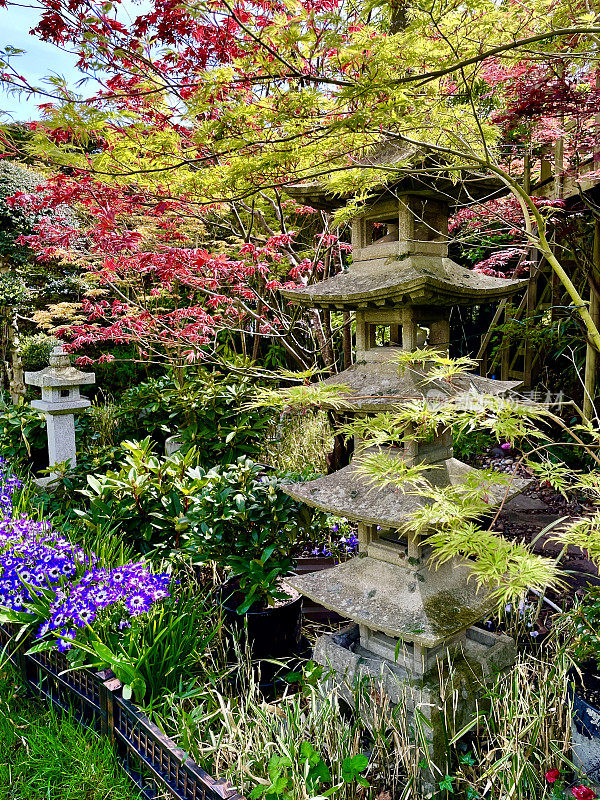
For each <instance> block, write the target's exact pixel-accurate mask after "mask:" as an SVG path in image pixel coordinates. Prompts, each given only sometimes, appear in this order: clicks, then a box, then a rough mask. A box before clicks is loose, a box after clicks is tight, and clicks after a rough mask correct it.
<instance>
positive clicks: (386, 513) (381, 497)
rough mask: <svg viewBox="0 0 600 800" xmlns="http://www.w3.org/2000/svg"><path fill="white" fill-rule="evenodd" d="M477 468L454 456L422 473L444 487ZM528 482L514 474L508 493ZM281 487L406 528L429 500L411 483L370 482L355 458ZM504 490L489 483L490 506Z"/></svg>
mask: <svg viewBox="0 0 600 800" xmlns="http://www.w3.org/2000/svg"><path fill="white" fill-rule="evenodd" d="M365 452H366V453H371V452H374V449H372V448H369V449H368V450H366V451H365ZM380 452H381V453H382V454H384V455H387V457H388V458H390V459H397V458H402V457H403V451H402V450H401V449H400V448H395V447H386V448H382V449H381V451H380ZM476 472H477V470H475V469H474V468H473V467H470V466H469V465H468V464H464V463H463V462H462V461H459V460H458V459H456V458H448V459H446V460H444V461H439V462H437V463H436V464H433V465H432V466H431V469H429V470H426V471H425V472H424V473H423V475H424V477H425V478H426V479H427V481H428V482H429V483H430V484H431V485H432V486H437V487H444V486H461V485H463V484H464V483H465V481H467V480H468V478H469V476H471V475H475V474H476ZM529 483H530V481H529V480H526V479H523V478H513V479H512V482H511V484H510V488H509V491H508V497H511V496H513V495H515V494H517V493H518V492H521V491H523V489H524V488H525V487H526V486H527V485H528V484H529ZM283 488H284V490H285V491H286V492H287V494H289V495H290V496H291V497H293V498H294V499H295V500H299V501H301V502H303V503H307V505H309V506H313V507H315V508H321V509H323V510H325V511H330V512H331V513H333V514H338V515H339V516H341V517H347V518H348V519H352V520H357V521H358V522H365V523H367V524H369V525H381V526H382V527H385V528H393V529H403V528H405V527H406V524H407V516H408V515H409V514H410V513H411V512H412V511H415V510H416V509H418V508H420V507H422V506H423V505H425V504H429V503H430V501H429V500H428V499H427V498H423V497H420V496H419V495H417V494H412V493H411V492H414V491H416V490H417V487H416V486H414V485H413V484H406V485H405V486H404V491H402V490H401V489H397V488H395V487H394V486H381V487H380V486H375V485H372V484H369V483H368V482H367V480H366V478H365V475H363V474H361V473H360V472H359V471H358V467H357V466H356V462H355V461H353V462H352V463H351V464H350V465H349V466H347V467H344V469H341V470H338V471H337V472H335V473H333V474H332V475H324V476H323V477H321V478H316V479H315V480H314V481H307V482H306V483H294V484H289V485H287V486H284V487H283ZM506 491H507V485H506V484H503V483H500V482H499V483H497V484H489V485H488V494H489V497H490V507H493V506H494V505H499V504H500V503H501V502H502V500H503V499H504V496H505V494H506Z"/></svg>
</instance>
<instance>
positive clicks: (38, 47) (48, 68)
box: [0, 0, 149, 122]
mask: <svg viewBox="0 0 600 800" xmlns="http://www.w3.org/2000/svg"><path fill="white" fill-rule="evenodd" d="M19 1H20V0H19ZM25 1H27V0H25ZM148 7H149V2H148V0H123V2H121V3H120V4H119V18H120V19H122V21H123V22H126V21H127V20H128V19H132V18H133V17H135V16H137V15H138V14H140V13H143V11H144V10H145V9H147V8H148ZM39 17H40V12H39V11H38V10H36V9H33V8H27V7H23V6H9V7H8V8H1V9H0V51H1V50H4V48H5V47H6V46H7V45H12V46H13V47H18V48H20V49H22V50H25V51H26V52H25V53H23V54H22V55H20V56H15V57H14V60H12V63H14V65H15V67H16V68H17V69H18V71H19V72H20V73H21V74H22V75H26V76H27V77H28V79H29V80H30V81H31V82H32V83H34V84H36V85H40V84H41V83H42V81H43V78H45V77H46V76H47V75H52V74H54V75H61V76H63V77H64V78H66V80H67V83H68V85H69V87H70V88H76V84H77V83H78V81H80V80H81V79H82V78H83V77H85V76H84V75H83V74H82V73H81V72H79V70H78V69H77V68H76V66H75V64H76V62H77V57H76V56H75V55H72V54H71V53H66V52H64V51H63V50H60V49H59V48H58V47H55V46H54V45H52V44H48V43H46V42H41V41H39V40H38V39H37V37H35V36H31V35H30V34H29V31H30V30H31V29H32V28H33V27H34V26H35V25H36V24H37V22H38V20H39ZM86 86H87V89H86V91H93V88H94V84H93V82H92V81H90V82H89V83H88V84H87V85H86ZM43 102H44V98H40V97H30V98H27V97H25V95H21V96H20V97H19V96H17V95H11V94H9V93H8V92H6V90H5V89H3V88H1V86H0V110H1V111H2V112H3V114H2V115H1V117H0V119H1V121H2V122H9V121H14V122H28V121H31V120H36V119H39V111H38V109H37V106H38V104H39V103H43Z"/></svg>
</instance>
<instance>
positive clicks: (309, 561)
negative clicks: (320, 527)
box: [294, 556, 343, 625]
mask: <svg viewBox="0 0 600 800" xmlns="http://www.w3.org/2000/svg"><path fill="white" fill-rule="evenodd" d="M338 563H339V561H338V560H337V559H335V558H333V556H301V557H300V558H299V559H298V560H297V561H296V568H295V570H294V572H295V573H296V575H308V574H309V573H310V572H320V571H321V570H323V569H331V568H332V567H335V565H336V564H338ZM302 614H303V615H304V617H305V618H306V619H310V620H311V621H312V622H320V623H322V624H323V625H330V624H332V623H334V622H341V621H342V619H343V617H340V615H339V614H336V612H335V611H331V610H330V609H329V608H325V606H322V605H320V603H315V602H314V601H313V600H310V599H309V598H306V597H305V598H304V604H303V606H302Z"/></svg>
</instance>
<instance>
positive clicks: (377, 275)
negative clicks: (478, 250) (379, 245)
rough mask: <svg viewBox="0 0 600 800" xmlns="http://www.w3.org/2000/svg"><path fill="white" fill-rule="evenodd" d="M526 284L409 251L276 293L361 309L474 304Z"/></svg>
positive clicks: (313, 303)
mask: <svg viewBox="0 0 600 800" xmlns="http://www.w3.org/2000/svg"><path fill="white" fill-rule="evenodd" d="M526 286H527V280H510V279H507V278H495V277H493V276H491V275H482V274H480V273H477V272H473V271H472V270H469V269H466V268H465V267H461V266H460V264H457V263H456V262H455V261H452V260H451V259H450V258H443V257H431V256H426V255H412V256H407V257H406V258H404V259H402V260H401V261H400V260H398V261H391V263H389V264H386V265H385V266H384V267H377V268H376V269H369V267H368V262H366V263H365V264H361V265H360V267H359V268H356V266H355V267H354V268H351V269H350V270H349V271H348V272H340V273H339V274H338V275H335V276H334V277H333V278H328V279H327V280H325V281H319V282H318V283H313V284H310V285H309V286H299V287H297V288H285V289H281V290H280V291H281V294H282V295H283V296H284V297H286V298H287V299H288V300H291V301H292V302H293V303H297V304H299V305H305V306H311V307H314V306H322V307H325V308H341V309H361V308H381V307H386V306H393V307H397V306H406V305H413V306H422V305H435V306H453V305H479V304H480V303H489V302H492V301H494V300H500V299H503V298H505V297H509V296H510V295H512V294H514V293H515V292H518V291H519V290H520V289H524V288H525V287H526Z"/></svg>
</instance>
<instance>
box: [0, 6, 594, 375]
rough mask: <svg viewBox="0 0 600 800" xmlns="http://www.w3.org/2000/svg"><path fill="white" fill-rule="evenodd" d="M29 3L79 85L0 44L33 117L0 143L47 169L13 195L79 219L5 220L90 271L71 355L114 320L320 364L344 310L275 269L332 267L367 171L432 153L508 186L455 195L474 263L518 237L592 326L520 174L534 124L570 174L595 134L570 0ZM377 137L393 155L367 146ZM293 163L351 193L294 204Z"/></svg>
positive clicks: (411, 167)
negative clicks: (290, 289) (42, 73)
mask: <svg viewBox="0 0 600 800" xmlns="http://www.w3.org/2000/svg"><path fill="white" fill-rule="evenodd" d="M9 2H10V0H4V3H5V4H8V3H9ZM35 6H36V7H37V8H38V9H39V11H40V14H41V16H40V21H39V24H38V25H37V26H36V27H35V28H34V29H33V31H32V34H33V36H36V37H39V38H40V39H42V40H43V41H46V42H51V43H54V44H55V45H57V46H58V47H63V48H68V49H70V50H72V51H74V52H75V53H77V54H78V59H79V60H78V66H79V67H80V69H81V70H83V71H87V72H88V73H93V74H94V76H95V81H96V83H95V86H96V87H97V88H96V89H94V88H93V87H91V86H90V85H88V87H87V89H84V90H78V91H75V90H73V89H72V88H70V87H69V86H68V85H67V84H66V83H65V82H62V81H61V80H60V79H57V78H55V79H54V80H53V82H52V83H51V84H35V83H34V82H33V81H32V80H31V79H30V78H29V77H28V76H27V75H23V74H21V72H20V70H19V61H18V54H14V53H12V54H11V53H10V52H7V53H6V54H5V57H4V61H3V74H2V79H3V81H4V83H5V85H6V86H7V87H8V88H10V89H11V90H13V91H22V92H28V93H31V92H33V93H37V94H38V96H39V97H40V101H41V102H40V117H41V119H40V121H39V122H36V123H33V124H31V125H30V128H31V131H30V138H29V139H28V140H27V141H26V143H25V144H19V145H16V144H14V140H13V139H11V138H10V136H9V135H7V136H6V142H5V152H6V155H15V154H18V152H17V151H19V148H20V149H21V151H22V150H26V152H27V155H28V157H29V158H33V159H34V160H37V161H40V162H44V163H45V164H46V165H47V166H48V167H49V168H50V169H51V170H52V171H53V172H54V173H55V177H54V178H52V179H51V180H50V181H49V182H48V183H47V185H46V187H45V188H44V189H43V191H41V192H39V193H37V194H36V196H19V197H16V198H15V200H14V202H15V203H20V204H24V205H25V206H27V205H36V204H38V205H40V207H53V206H56V205H57V204H59V203H64V204H68V205H70V206H73V207H76V208H77V209H78V210H79V212H80V213H81V215H82V216H83V217H84V220H85V223H86V224H84V225H83V226H82V227H81V228H79V229H75V228H74V227H72V226H69V225H68V224H54V223H51V222H49V221H47V222H44V221H43V220H42V222H41V223H40V224H39V225H38V229H37V231H35V232H34V233H33V234H32V235H31V236H29V237H27V242H28V244H29V245H30V246H31V247H33V248H34V250H35V251H36V252H37V253H38V256H39V257H40V258H48V257H50V256H52V257H55V256H57V255H59V256H61V257H63V258H65V259H70V260H71V261H75V262H81V263H82V265H84V266H85V268H86V269H87V270H89V277H90V292H89V300H88V302H87V303H86V306H85V309H84V310H85V313H86V315H87V322H86V324H84V325H81V326H76V327H75V328H74V329H73V330H72V331H71V334H72V339H73V346H74V347H75V349H78V350H84V351H86V356H87V357H88V358H95V357H96V355H97V353H98V352H99V351H102V350H104V351H106V353H107V355H106V356H105V357H108V358H110V347H109V345H110V344H111V343H115V342H118V343H122V342H130V343H134V344H135V345H136V346H137V348H138V352H139V357H140V358H141V359H146V360H165V359H166V360H168V361H169V362H170V363H173V362H174V363H177V364H180V365H184V364H185V363H186V362H193V361H195V360H196V359H199V358H203V359H207V358H211V357H212V356H214V355H217V354H218V353H219V351H220V350H222V349H223V348H224V347H225V346H227V347H233V349H235V350H236V351H237V352H241V353H242V354H244V355H246V356H251V357H254V358H256V357H257V356H258V354H259V351H260V349H261V342H262V341H264V340H265V339H266V340H268V341H270V342H277V343H278V344H279V345H280V346H281V347H282V348H283V349H284V350H285V354H286V356H285V357H286V358H287V359H288V360H289V361H290V362H291V363H293V364H294V365H296V366H298V365H300V366H307V365H309V364H311V363H312V361H313V360H314V357H315V355H316V353H317V351H319V352H320V353H322V354H323V356H324V358H325V361H326V363H327V364H328V365H329V366H332V365H333V362H334V360H335V353H334V351H333V349H332V347H331V339H332V336H333V335H334V334H335V332H336V325H338V327H339V329H340V330H344V331H346V335H347V332H348V329H349V326H348V321H347V320H344V321H343V322H344V323H345V324H342V322H341V321H338V320H333V321H332V319H331V317H330V315H329V313H328V312H319V311H312V312H308V313H304V312H303V313H300V312H294V311H293V310H290V308H289V307H288V306H287V304H286V303H282V301H281V300H280V298H279V297H278V294H277V289H278V288H279V287H280V286H281V285H282V284H283V283H286V282H288V281H302V282H306V281H313V280H319V279H321V278H323V277H327V276H330V275H332V274H334V273H335V272H337V271H339V270H340V269H342V268H343V267H344V261H345V260H346V261H347V256H346V255H345V253H344V249H345V248H344V247H342V246H340V237H341V242H342V243H343V242H344V241H346V242H347V241H348V236H347V233H346V232H345V229H344V228H343V227H340V226H343V224H344V223H346V222H347V221H349V219H350V218H351V217H352V215H353V214H354V213H356V210H357V208H360V204H361V203H362V201H363V200H364V199H365V198H367V197H369V196H370V197H372V196H374V195H375V196H377V193H378V192H380V190H381V185H382V182H383V181H384V180H385V181H389V180H390V179H391V180H394V179H396V178H397V177H399V176H402V175H405V174H410V175H411V176H413V179H414V180H415V181H416V182H417V183H418V182H419V181H421V180H422V181H424V182H427V181H429V180H431V179H432V178H433V177H434V176H435V175H437V174H438V172H439V170H440V169H442V170H446V171H448V170H449V173H450V174H451V175H452V177H453V180H456V181H460V180H462V178H463V175H464V171H465V170H470V171H471V172H472V171H473V170H475V171H477V172H478V173H479V174H480V175H482V176H486V177H488V178H494V179H495V180H496V182H497V185H498V187H499V188H500V189H501V188H502V187H503V190H504V192H505V194H507V195H512V199H509V200H508V201H501V202H498V201H497V199H494V200H492V204H491V205H490V206H489V207H484V208H483V209H480V208H475V207H474V205H473V204H472V207H471V208H470V209H469V211H468V212H465V213H471V212H473V211H474V212H475V217H477V219H480V220H482V224H484V225H485V224H486V222H485V221H486V219H487V220H488V221H491V220H492V219H494V220H495V221H494V235H493V236H492V237H491V238H490V239H489V242H488V244H489V247H486V248H484V250H483V251H482V252H481V253H479V258H478V260H477V263H479V267H478V268H479V269H481V270H482V271H484V272H487V273H489V274H507V273H510V272H513V271H514V270H515V269H516V270H517V271H518V273H519V274H526V273H527V270H528V267H529V265H530V263H531V261H532V257H531V252H530V251H535V250H536V249H537V250H538V251H539V252H540V253H541V254H542V255H543V256H544V257H545V258H546V259H547V260H548V263H549V264H550V265H551V267H552V268H553V269H554V271H555V272H556V274H557V275H558V277H559V278H560V279H561V280H562V281H563V283H564V285H565V288H566V290H567V292H568V294H569V295H570V297H571V300H572V301H573V304H574V307H575V308H576V309H577V312H578V313H579V314H580V315H581V317H582V319H583V322H584V324H585V325H586V327H587V332H588V335H589V337H590V339H591V340H592V341H593V342H596V345H597V346H598V347H599V348H600V334H598V332H597V330H596V328H595V325H594V323H593V320H592V319H591V317H590V315H589V314H588V313H587V310H586V307H585V305H584V304H583V303H582V302H581V297H580V295H579V293H578V291H577V288H576V287H575V285H574V284H573V283H572V282H571V281H570V279H569V276H568V275H567V273H566V271H565V270H564V268H563V266H562V264H561V262H560V259H559V258H557V255H556V252H555V250H554V249H553V248H552V247H551V238H550V233H551V230H552V220H553V219H554V218H555V217H556V215H557V211H558V210H560V208H559V207H557V206H556V204H552V203H547V202H546V203H545V202H544V190H543V189H541V190H539V191H538V192H537V198H538V199H536V200H534V199H533V198H532V195H531V190H532V187H533V186H534V185H535V183H536V182H538V181H539V179H540V177H541V176H542V174H543V173H544V165H546V166H548V165H550V169H552V168H553V165H552V163H551V162H552V154H551V153H550V152H549V151H548V149H547V146H548V144H549V143H553V142H554V141H555V140H556V139H557V137H561V141H562V149H561V159H560V163H558V164H557V165H556V167H557V171H558V172H562V173H564V174H569V175H571V176H572V177H574V178H576V179H579V178H580V177H581V175H582V174H583V173H585V172H586V171H587V174H588V175H589V174H594V171H593V169H592V172H590V171H589V170H590V160H591V166H592V168H593V166H594V164H593V159H594V157H595V154H596V153H597V152H598V151H599V150H600V147H599V141H600V140H599V137H598V121H597V118H596V114H597V107H598V80H597V73H598V57H597V46H596V38H597V36H598V34H599V33H600V25H599V23H598V18H597V15H596V14H595V12H590V11H588V10H587V8H586V7H584V6H583V5H581V4H580V3H579V2H578V1H577V0H572V1H570V2H566V3H565V2H559V1H558V0H532V2H528V3H527V4H520V3H504V4H497V3H494V2H492V0H467V2H461V3H460V4H454V3H430V2H426V3H424V4H423V3H421V4H416V3H396V2H389V3H383V4H376V5H373V4H372V3H349V2H347V1H346V0H302V1H298V0H294V2H291V0H290V1H289V2H288V0H236V2H235V3H233V4H231V3H229V2H228V0H211V2H200V3H196V4H193V5H189V4H185V3H180V2H176V0H170V1H169V2H164V0H153V2H150V3H149V4H148V6H147V7H145V8H144V9H143V10H141V11H140V13H139V14H137V16H135V17H134V18H133V19H130V18H129V16H128V13H127V10H126V9H123V8H121V4H120V2H106V3H104V4H102V6H101V8H98V9H96V8H95V7H94V8H93V9H92V8H91V7H89V6H88V4H87V3H86V2H84V0H69V1H68V2H66V0H64V1H63V0H37V2H36V3H35ZM382 142H385V143H386V144H387V146H388V147H391V152H392V154H393V159H392V162H393V163H392V164H390V163H389V162H386V163H384V162H383V161H378V160H373V159H371V155H372V154H373V152H374V150H376V148H377V147H378V146H379V145H381V143H382ZM425 153H426V154H428V158H427V159H424V158H423V155H424V154H425ZM56 173H58V174H56ZM544 174H545V173H544ZM307 180H308V181H318V182H320V183H322V184H324V185H325V186H326V187H327V188H328V189H329V191H330V196H331V203H330V204H329V211H333V210H334V209H335V206H336V205H340V204H341V202H342V199H348V198H349V197H350V196H354V197H355V200H354V201H353V202H351V203H350V207H349V208H347V209H346V210H345V211H342V212H339V211H338V212H337V214H336V215H334V216H333V217H332V215H331V214H330V213H329V211H323V212H310V210H309V209H307V208H306V207H303V206H302V205H299V204H298V203H297V202H296V201H294V200H293V199H290V196H288V195H286V193H285V189H286V187H288V186H289V185H290V184H292V183H298V182H300V181H307ZM484 205H485V204H484ZM475 217H473V218H472V219H475ZM49 219H50V218H48V220H49ZM496 226H498V227H499V229H500V231H501V233H500V234H499V235H496ZM263 355H264V348H263Z"/></svg>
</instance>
